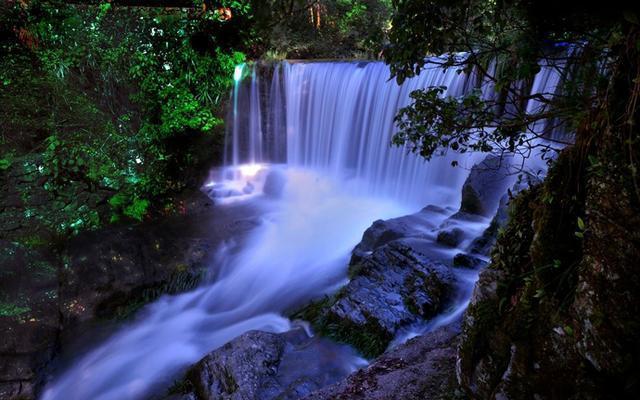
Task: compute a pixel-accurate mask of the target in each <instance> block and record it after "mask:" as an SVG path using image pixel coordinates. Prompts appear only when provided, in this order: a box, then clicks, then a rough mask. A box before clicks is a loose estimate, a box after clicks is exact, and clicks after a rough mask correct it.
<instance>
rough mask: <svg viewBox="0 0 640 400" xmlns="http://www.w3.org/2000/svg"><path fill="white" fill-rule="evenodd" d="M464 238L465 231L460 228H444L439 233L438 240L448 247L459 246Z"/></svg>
mask: <svg viewBox="0 0 640 400" xmlns="http://www.w3.org/2000/svg"><path fill="white" fill-rule="evenodd" d="M463 238H464V232H463V231H462V229H460V228H453V229H448V230H443V231H440V232H439V233H438V237H437V239H436V241H437V242H438V243H440V244H441V245H444V246H447V247H457V246H458V245H459V244H460V242H462V239H463Z"/></svg>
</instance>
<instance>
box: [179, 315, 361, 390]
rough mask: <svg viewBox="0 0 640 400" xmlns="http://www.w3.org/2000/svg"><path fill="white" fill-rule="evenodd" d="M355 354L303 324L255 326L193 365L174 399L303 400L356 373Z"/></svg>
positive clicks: (356, 361) (356, 362) (356, 359)
mask: <svg viewBox="0 0 640 400" xmlns="http://www.w3.org/2000/svg"><path fill="white" fill-rule="evenodd" d="M359 362H360V361H359V359H358V358H357V357H356V356H355V353H354V352H353V351H352V350H351V349H349V348H347V347H345V346H341V345H336V344H334V343H331V342H329V341H327V340H324V339H320V338H317V337H309V336H308V335H307V334H306V332H305V330H304V329H301V328H297V329H294V330H292V331H289V332H285V333H279V334H278V333H269V332H262V331H250V332H247V333H245V334H243V335H241V336H239V337H238V338H236V339H234V340H232V341H231V342H229V343H227V344H226V345H224V346H222V347H220V348H218V349H217V350H214V351H212V352H211V353H209V354H208V355H207V356H205V357H204V358H203V359H202V360H200V361H199V362H198V363H197V364H195V365H194V366H193V367H191V368H190V369H189V371H188V372H187V374H186V376H185V380H184V382H183V383H182V384H181V385H180V387H182V388H184V389H185V390H183V391H182V393H174V396H176V395H180V396H182V397H174V398H194V399H200V400H203V399H228V400H235V399H242V400H251V399H255V400H270V399H283V400H285V399H292V400H293V399H299V398H301V397H303V396H305V395H307V394H309V393H311V392H313V391H315V390H318V389H320V388H322V387H325V386H328V385H331V384H333V383H335V382H337V381H339V380H340V379H343V378H345V377H346V376H347V375H348V374H349V373H351V372H353V370H354V368H355V365H356V364H358V363H359Z"/></svg>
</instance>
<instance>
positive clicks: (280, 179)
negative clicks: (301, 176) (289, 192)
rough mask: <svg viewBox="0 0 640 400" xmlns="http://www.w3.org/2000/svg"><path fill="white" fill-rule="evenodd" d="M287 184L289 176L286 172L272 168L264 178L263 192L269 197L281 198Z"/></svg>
mask: <svg viewBox="0 0 640 400" xmlns="http://www.w3.org/2000/svg"><path fill="white" fill-rule="evenodd" d="M286 184H287V178H286V176H285V174H284V172H282V171H281V170H279V169H277V168H274V169H270V170H269V173H267V176H266V178H265V180H264V186H263V187H262V193H264V195H265V196H267V197H273V198H279V197H281V196H282V193H283V192H284V188H285V186H286Z"/></svg>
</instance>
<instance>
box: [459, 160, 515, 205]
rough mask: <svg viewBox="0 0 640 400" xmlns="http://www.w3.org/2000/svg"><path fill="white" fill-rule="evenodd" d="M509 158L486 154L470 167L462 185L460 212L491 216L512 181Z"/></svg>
mask: <svg viewBox="0 0 640 400" xmlns="http://www.w3.org/2000/svg"><path fill="white" fill-rule="evenodd" d="M509 164H510V162H509V158H507V157H500V156H496V155H492V154H490V155H488V156H487V157H486V158H485V159H484V160H483V161H482V162H480V163H478V164H476V165H474V166H473V168H471V172H470V173H469V176H468V177H467V180H466V181H465V183H464V185H463V186H462V200H461V202H460V212H465V213H469V214H478V215H483V216H485V217H491V216H492V215H493V213H494V211H495V209H496V205H497V204H498V201H499V199H500V197H501V196H502V195H503V194H504V193H505V192H506V189H507V187H508V186H509V184H510V183H511V182H512V177H511V174H510V171H509Z"/></svg>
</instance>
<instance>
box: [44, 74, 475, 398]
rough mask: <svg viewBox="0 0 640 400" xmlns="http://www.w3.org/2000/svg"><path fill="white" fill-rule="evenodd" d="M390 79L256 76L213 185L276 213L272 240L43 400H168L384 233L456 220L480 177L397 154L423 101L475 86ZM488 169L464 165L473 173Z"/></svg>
mask: <svg viewBox="0 0 640 400" xmlns="http://www.w3.org/2000/svg"><path fill="white" fill-rule="evenodd" d="M244 68H248V67H243V69H244ZM242 73H243V72H242V70H241V71H240V74H242ZM388 74H389V73H388V69H387V67H386V66H385V65H383V64H382V63H348V62H344V63H283V64H280V65H279V66H277V67H276V68H275V70H274V72H273V79H272V80H271V83H270V84H269V85H268V84H267V82H265V81H264V80H260V79H259V78H260V77H259V74H258V73H257V71H256V69H255V67H254V68H253V69H252V71H251V72H250V76H252V77H253V78H252V79H251V80H250V85H249V88H248V90H246V89H247V87H246V86H244V85H243V84H242V82H241V80H240V79H238V80H237V84H236V87H235V88H234V99H233V104H234V110H233V112H232V116H231V121H232V128H231V129H232V133H231V134H230V137H229V141H228V143H229V148H230V151H231V154H232V156H231V157H228V158H227V160H228V161H229V162H228V168H227V169H225V170H223V171H221V172H220V176H219V177H218V178H217V179H216V180H215V181H212V182H209V184H208V185H209V190H219V191H223V192H224V191H225V190H228V191H227V192H226V194H229V195H233V196H229V198H234V197H239V198H242V196H247V197H252V198H251V200H249V201H255V202H256V203H257V204H259V206H260V207H263V210H264V214H263V217H262V219H261V224H260V226H259V227H258V228H256V229H255V230H254V231H253V232H252V233H251V234H250V236H249V237H248V238H247V240H246V243H244V245H243V247H242V248H240V249H235V250H234V251H228V252H227V253H224V252H223V253H222V257H221V259H220V263H219V265H215V266H212V268H216V269H218V273H217V279H216V280H215V281H213V282H209V283H207V284H205V285H203V286H201V287H200V288H198V289H196V290H194V291H192V292H189V293H185V294H182V295H177V296H165V297H163V298H161V299H160V300H158V301H156V302H155V303H153V304H151V305H149V306H148V307H146V308H145V309H144V310H143V311H142V312H141V313H140V315H139V316H138V318H137V319H136V321H134V322H132V323H130V324H128V325H125V326H123V327H122V329H121V330H120V331H118V332H117V333H116V334H115V335H113V336H112V337H111V338H110V339H108V340H107V341H105V342H104V343H102V344H101V345H100V346H98V347H97V348H96V349H94V350H92V351H90V352H89V353H87V354H85V355H83V356H81V357H79V358H78V359H77V361H76V362H75V363H74V365H72V366H71V368H69V369H68V370H67V371H65V372H64V373H63V374H62V375H60V376H59V377H57V379H55V380H54V381H53V382H52V383H51V384H50V385H48V386H47V388H46V390H45V393H44V396H43V398H44V399H46V400H49V399H71V400H73V399H104V400H107V399H123V398H127V399H141V398H145V397H147V396H149V395H150V394H152V393H158V392H162V389H163V388H166V387H167V386H168V384H169V383H170V382H171V381H172V379H174V378H175V377H176V374H178V373H179V372H180V371H181V370H182V369H183V368H185V367H186V366H188V365H190V364H191V363H194V362H196V361H197V360H198V359H200V358H201V357H202V356H203V355H204V354H206V353H207V352H209V351H211V350H213V349H214V348H216V347H218V346H220V345H222V344H224V343H225V342H227V341H229V340H231V339H232V338H234V337H236V336H238V335H240V334H242V333H243V332H246V331H248V330H252V329H260V330H267V331H272V332H281V331H285V330H288V329H289V328H290V326H291V323H290V321H289V320H288V319H287V318H285V317H284V316H283V315H282V313H284V312H286V310H288V309H290V308H291V307H294V306H296V305H299V304H301V303H303V302H304V301H306V300H308V299H309V298H311V297H314V296H317V295H319V294H321V293H324V292H327V291H331V290H332V289H334V288H336V286H337V285H339V284H340V283H341V282H344V280H345V279H346V268H347V260H348V256H349V253H350V251H351V249H352V248H353V246H354V245H355V244H356V243H357V242H358V241H359V240H360V238H361V236H362V232H363V231H364V230H365V229H366V228H367V227H368V226H369V225H370V224H371V222H372V221H373V220H375V219H379V218H383V219H384V218H390V217H395V216H399V215H403V214H406V213H408V212H412V211H415V210H417V209H419V208H421V207H423V206H424V205H426V204H429V203H432V204H437V205H440V206H457V204H458V203H459V200H460V198H459V197H460V187H461V186H462V184H463V182H464V179H465V178H466V176H467V174H468V170H467V169H465V168H452V167H451V166H450V161H451V160H452V157H453V155H446V156H444V157H440V158H436V159H434V160H433V161H431V162H428V163H427V162H425V161H424V160H422V159H419V158H418V157H415V156H413V155H410V154H407V152H406V151H405V150H404V149H399V148H392V147H391V146H390V145H389V140H390V138H391V135H392V134H393V117H394V115H395V113H396V112H397V110H398V108H400V107H402V106H404V105H406V104H408V102H409V93H410V92H411V91H412V90H414V89H418V88H421V87H425V86H429V85H447V86H449V87H450V92H451V93H452V94H459V93H461V92H462V91H464V90H466V89H467V88H468V87H469V85H470V84H471V83H470V82H471V78H469V77H466V76H465V75H463V74H461V75H459V74H457V73H455V71H448V72H446V73H443V72H442V70H439V69H432V70H425V71H423V72H422V73H421V74H420V76H418V77H415V78H413V79H411V80H408V81H407V82H405V83H404V84H403V85H402V86H398V85H396V84H395V83H394V82H392V81H389V80H388ZM265 93H269V97H270V98H269V100H268V101H265V100H264V97H266V96H265ZM285 149H286V150H285ZM228 154H229V153H228ZM482 157H483V155H479V154H469V155H466V156H465V159H460V157H456V160H457V161H459V162H460V164H461V165H463V166H466V167H471V166H472V165H473V164H474V163H475V162H476V161H477V160H479V159H480V158H482ZM272 163H278V164H279V165H277V166H275V167H274V166H272V165H271V164H272ZM274 174H275V175H274ZM269 176H271V177H272V178H271V179H273V177H274V176H280V177H281V178H282V180H281V181H282V182H283V185H282V187H281V190H280V191H276V193H274V195H273V196H264V195H263V194H262V192H263V188H261V185H262V184H265V183H266V181H267V180H268V178H269ZM231 183H234V184H236V185H237V187H236V188H234V187H233V185H231V187H229V185H230V184H231ZM245 189H246V190H245ZM352 362H353V364H354V365H357V364H358V363H359V360H358V359H357V358H356V357H354V358H353V359H352Z"/></svg>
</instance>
